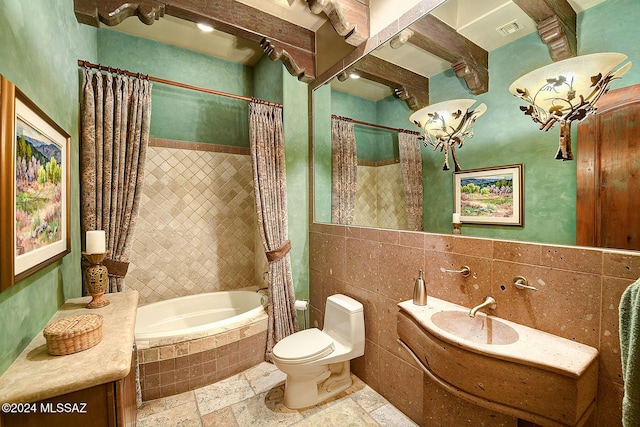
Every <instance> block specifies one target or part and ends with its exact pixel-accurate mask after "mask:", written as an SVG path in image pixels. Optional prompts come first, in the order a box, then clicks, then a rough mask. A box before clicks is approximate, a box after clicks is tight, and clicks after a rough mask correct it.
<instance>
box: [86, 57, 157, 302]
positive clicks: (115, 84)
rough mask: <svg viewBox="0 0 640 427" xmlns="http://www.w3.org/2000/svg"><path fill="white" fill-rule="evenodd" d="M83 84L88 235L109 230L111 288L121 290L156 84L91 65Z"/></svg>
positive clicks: (126, 265) (136, 207) (131, 238)
mask: <svg viewBox="0 0 640 427" xmlns="http://www.w3.org/2000/svg"><path fill="white" fill-rule="evenodd" d="M82 88H83V96H82V105H81V115H82V130H81V131H82V141H81V146H80V176H81V182H80V190H81V216H82V218H81V226H82V235H83V236H84V235H85V232H86V231H87V230H105V234H106V240H107V250H108V251H109V254H108V255H107V258H106V259H105V261H104V263H103V264H104V265H105V266H106V267H107V269H108V270H109V287H108V289H107V292H120V291H123V290H124V286H125V285H124V276H125V275H126V272H127V268H128V265H129V253H130V251H131V250H130V245H131V241H132V240H133V231H134V228H135V225H136V218H137V216H138V208H139V204H140V196H141V195H142V184H143V179H144V164H145V158H146V152H147V146H148V144H149V126H150V122H151V83H149V81H148V80H146V79H140V78H133V77H128V76H125V75H122V74H115V75H113V74H111V73H108V74H105V75H103V74H102V72H100V71H92V70H89V69H86V68H85V70H84V73H83V82H82Z"/></svg>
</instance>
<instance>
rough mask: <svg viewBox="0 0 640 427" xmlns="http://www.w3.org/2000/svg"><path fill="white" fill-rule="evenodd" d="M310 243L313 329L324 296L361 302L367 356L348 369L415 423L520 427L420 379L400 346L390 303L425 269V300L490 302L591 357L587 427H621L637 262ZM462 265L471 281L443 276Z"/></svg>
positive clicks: (453, 246)
mask: <svg viewBox="0 0 640 427" xmlns="http://www.w3.org/2000/svg"><path fill="white" fill-rule="evenodd" d="M462 232H463V233H464V227H463V230H462ZM309 241H310V243H309V245H310V248H309V252H310V283H311V287H310V303H311V324H312V325H317V326H321V324H322V315H323V312H324V304H325V300H326V298H327V296H329V295H331V294H334V293H345V294H347V295H349V296H352V297H353V298H355V299H357V300H359V301H361V302H362V303H363V305H364V307H365V328H366V347H365V355H364V356H363V357H360V358H358V359H356V360H354V361H352V370H353V372H354V373H355V374H356V375H357V376H358V377H360V378H361V379H363V380H364V381H365V382H366V383H367V384H368V385H370V386H371V387H372V388H374V389H375V390H376V391H378V392H379V393H381V394H382V395H383V396H384V397H386V398H387V399H388V400H389V401H390V402H391V403H392V404H393V405H395V406H396V407H397V408H399V409H400V410H402V411H403V412H404V413H406V414H407V415H408V416H409V417H411V418H412V419H413V420H414V421H416V422H417V423H419V424H422V425H487V426H489V425H490V426H516V425H517V420H515V419H513V418H511V417H507V416H504V415H501V414H496V413H493V412H491V411H488V410H485V409H482V408H478V407H474V406H473V405H470V404H468V403H466V402H464V401H461V400H459V399H457V398H455V397H453V396H451V395H448V394H447V393H446V392H445V391H443V390H441V389H440V388H439V386H437V385H435V384H433V383H431V382H430V381H429V380H428V379H427V378H423V374H422V371H421V370H420V368H419V367H418V366H417V365H416V364H415V362H414V361H413V359H411V358H410V356H408V354H406V352H405V350H403V349H402V348H401V347H400V346H399V344H398V343H397V341H396V340H397V333H396V314H397V311H398V309H397V303H398V302H400V301H404V300H408V299H410V298H411V297H412V294H413V284H414V281H415V278H416V277H417V274H418V269H420V268H422V269H424V271H425V280H426V282H427V286H428V292H429V294H430V295H433V296H435V297H438V298H441V299H444V300H447V301H451V302H454V303H457V304H460V305H463V306H466V307H472V306H474V305H477V304H479V303H480V302H482V301H483V299H484V297H485V296H487V295H492V296H493V297H494V298H495V299H496V300H497V302H498V307H497V309H496V311H495V314H496V315H497V316H499V317H503V318H505V319H508V320H511V321H514V322H517V323H520V324H523V325H527V326H530V327H533V328H536V329H540V330H543V331H546V332H549V333H553V334H556V335H559V336H561V337H564V338H567V339H571V340H575V341H578V342H581V343H584V344H587V345H590V346H593V347H595V348H597V349H598V350H599V351H600V358H599V390H598V397H597V399H598V402H597V410H596V414H595V415H594V416H593V417H592V418H591V420H590V421H589V423H588V425H590V426H599V427H605V426H606V427H609V426H615V425H621V421H620V418H621V416H620V414H621V402H622V395H623V386H622V374H621V363H620V350H619V335H618V304H619V301H620V297H621V295H622V292H623V291H624V290H625V289H626V288H627V286H628V285H630V284H631V283H633V281H635V280H636V279H637V278H638V277H640V255H638V254H636V253H630V252H621V251H612V250H599V249H588V248H578V247H561V246H553V245H544V244H532V243H520V242H509V241H500V240H491V239H479V238H471V237H464V236H452V235H441V234H425V233H416V232H399V231H393V230H382V229H374V228H363V227H347V226H339V225H330V224H312V225H311V226H310V238H309ZM462 265H468V266H469V267H470V268H471V271H472V275H471V276H470V277H467V278H463V277H462V276H458V275H454V274H447V273H441V272H440V268H441V267H445V268H447V269H458V268H459V267H460V266H462ZM515 276H524V277H526V278H527V279H528V280H529V283H530V284H531V285H533V286H536V287H537V288H538V289H539V290H538V291H537V292H531V291H526V290H518V289H515V288H514V287H513V286H512V285H511V283H512V281H513V278H514V277H515ZM470 422H471V424H469V423H470Z"/></svg>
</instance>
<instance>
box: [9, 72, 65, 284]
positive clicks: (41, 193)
mask: <svg viewBox="0 0 640 427" xmlns="http://www.w3.org/2000/svg"><path fill="white" fill-rule="evenodd" d="M70 141H71V137H70V135H69V134H68V133H66V132H65V131H64V130H63V129H62V128H61V127H60V126H59V125H58V124H57V123H56V122H54V121H53V120H52V119H51V118H50V117H49V116H48V115H46V114H45V113H44V111H42V110H41V109H40V108H39V107H38V106H37V105H36V104H35V103H34V102H33V101H31V100H30V99H29V98H28V97H27V96H26V95H25V94H24V93H23V92H21V91H20V89H18V88H17V87H16V86H15V85H14V84H13V83H12V82H10V81H9V80H7V79H6V78H5V77H4V76H0V178H1V184H0V200H1V202H0V236H1V237H0V291H4V290H6V289H8V288H10V287H11V286H13V285H14V284H16V283H18V282H19V281H20V280H22V279H24V278H26V277H28V276H30V275H32V274H34V273H35V272H37V271H39V270H40V269H42V268H44V267H46V266H48V265H50V264H52V263H54V262H56V261H58V260H59V259H61V258H62V257H64V256H65V255H66V254H68V253H69V252H71V240H70V222H69V184H70V170H69V148H70Z"/></svg>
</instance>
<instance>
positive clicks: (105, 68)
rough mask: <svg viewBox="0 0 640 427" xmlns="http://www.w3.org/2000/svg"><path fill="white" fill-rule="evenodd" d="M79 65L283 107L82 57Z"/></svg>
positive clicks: (274, 104) (280, 105)
mask: <svg viewBox="0 0 640 427" xmlns="http://www.w3.org/2000/svg"><path fill="white" fill-rule="evenodd" d="M78 66H80V67H85V68H95V69H96V70H100V71H107V72H109V73H120V74H125V75H127V76H130V77H138V78H145V79H147V80H149V81H152V82H156V83H162V84H165V85H169V86H176V87H180V88H183V89H191V90H196V91H198V92H205V93H209V94H211V95H219V96H225V97H227V98H233V99H239V100H241V101H249V102H250V101H256V102H259V103H261V104H266V105H272V106H275V107H280V108H282V104H279V103H277V102H271V101H265V100H262V99H258V98H251V97H248V96H241V95H235V94H233V93H227V92H221V91H219V90H215V89H207V88H204V87H198V86H192V85H189V84H186V83H179V82H174V81H172V80H165V79H161V78H158V77H153V76H150V75H148V74H142V73H134V72H131V71H127V70H122V69H120V68H113V67H107V66H105V65H100V64H92V63H91V62H89V61H84V60H82V59H78Z"/></svg>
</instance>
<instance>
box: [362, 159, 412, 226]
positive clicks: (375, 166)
mask: <svg viewBox="0 0 640 427" xmlns="http://www.w3.org/2000/svg"><path fill="white" fill-rule="evenodd" d="M353 221H354V224H356V225H364V226H372V227H381V228H393V229H397V230H405V229H407V227H408V221H407V210H406V205H405V201H404V189H403V186H402V172H401V169H400V163H398V159H391V160H390V161H387V162H363V161H360V162H359V164H358V178H357V181H356V207H355V213H354V220H353Z"/></svg>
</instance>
